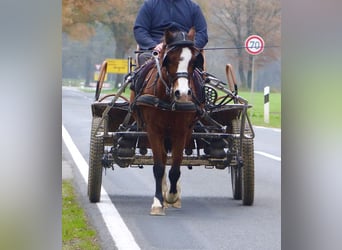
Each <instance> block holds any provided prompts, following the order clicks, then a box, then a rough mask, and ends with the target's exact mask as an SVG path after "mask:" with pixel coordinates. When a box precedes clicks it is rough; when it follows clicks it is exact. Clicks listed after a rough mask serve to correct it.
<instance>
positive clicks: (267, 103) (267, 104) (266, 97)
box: [264, 86, 270, 123]
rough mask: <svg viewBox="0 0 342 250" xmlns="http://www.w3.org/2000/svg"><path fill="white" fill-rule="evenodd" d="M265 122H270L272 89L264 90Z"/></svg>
mask: <svg viewBox="0 0 342 250" xmlns="http://www.w3.org/2000/svg"><path fill="white" fill-rule="evenodd" d="M264 122H265V123H269V122H270V87H269V86H267V87H265V88H264Z"/></svg>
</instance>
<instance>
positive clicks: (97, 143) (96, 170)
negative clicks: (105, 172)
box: [88, 117, 104, 203]
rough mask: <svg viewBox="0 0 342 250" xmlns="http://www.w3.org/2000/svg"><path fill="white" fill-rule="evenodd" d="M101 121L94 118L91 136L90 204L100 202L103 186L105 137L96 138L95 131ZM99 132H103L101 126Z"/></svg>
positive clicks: (98, 118)
mask: <svg viewBox="0 0 342 250" xmlns="http://www.w3.org/2000/svg"><path fill="white" fill-rule="evenodd" d="M100 121H101V117H93V120H92V126H91V134H90V152H89V172H88V197H89V201H90V202H93V203H95V202H99V201H100V197H101V185H102V162H101V159H102V156H103V152H104V142H103V137H96V136H95V134H94V133H95V130H96V128H97V126H98V124H99V123H100ZM98 132H103V126H101V127H100V128H99V130H98Z"/></svg>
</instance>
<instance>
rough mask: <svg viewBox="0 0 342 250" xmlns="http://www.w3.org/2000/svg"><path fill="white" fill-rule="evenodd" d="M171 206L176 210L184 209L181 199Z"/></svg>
mask: <svg viewBox="0 0 342 250" xmlns="http://www.w3.org/2000/svg"><path fill="white" fill-rule="evenodd" d="M171 206H172V207H174V208H182V201H181V198H178V200H177V201H176V202H175V203H173V204H171Z"/></svg>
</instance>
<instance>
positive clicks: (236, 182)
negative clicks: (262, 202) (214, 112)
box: [230, 119, 242, 200]
mask: <svg viewBox="0 0 342 250" xmlns="http://www.w3.org/2000/svg"><path fill="white" fill-rule="evenodd" d="M232 133H233V134H239V133H240V120H238V119H235V120H233V121H232ZM233 147H234V148H235V150H238V149H239V139H235V140H234V142H233ZM230 176H231V181H232V190H233V198H234V200H241V199H242V169H241V167H239V166H236V165H235V166H232V167H231V169H230Z"/></svg>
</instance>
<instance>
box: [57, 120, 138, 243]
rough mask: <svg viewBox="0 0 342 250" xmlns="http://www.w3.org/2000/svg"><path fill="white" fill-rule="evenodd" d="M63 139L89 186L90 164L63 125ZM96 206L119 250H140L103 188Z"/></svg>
mask: <svg viewBox="0 0 342 250" xmlns="http://www.w3.org/2000/svg"><path fill="white" fill-rule="evenodd" d="M62 138H63V141H64V143H65V145H66V146H67V148H68V150H69V152H70V154H71V157H72V159H73V161H74V162H75V164H76V166H77V168H78V169H79V171H80V173H81V175H82V177H83V179H84V181H85V183H86V184H88V168H89V167H88V163H87V162H86V160H85V159H84V158H83V156H82V154H81V153H80V151H79V150H78V148H77V147H76V145H75V143H74V142H73V140H72V138H71V136H70V134H69V133H68V131H67V130H66V128H65V127H64V125H63V124H62ZM96 205H97V207H98V209H99V210H100V212H101V215H102V218H103V220H104V222H105V224H106V226H107V229H108V232H109V233H110V235H111V236H112V238H113V240H114V242H115V244H116V247H117V248H118V249H119V250H125V249H127V250H135V249H136V250H139V249H140V247H139V246H138V244H137V243H136V241H135V239H134V237H133V235H132V233H131V232H130V231H129V229H128V227H127V225H126V224H125V222H124V221H123V219H122V217H121V216H120V214H119V212H118V210H117V209H116V207H115V205H114V204H113V203H112V201H111V200H110V197H109V195H108V193H107V192H106V190H105V189H104V188H103V187H101V202H98V203H96Z"/></svg>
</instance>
